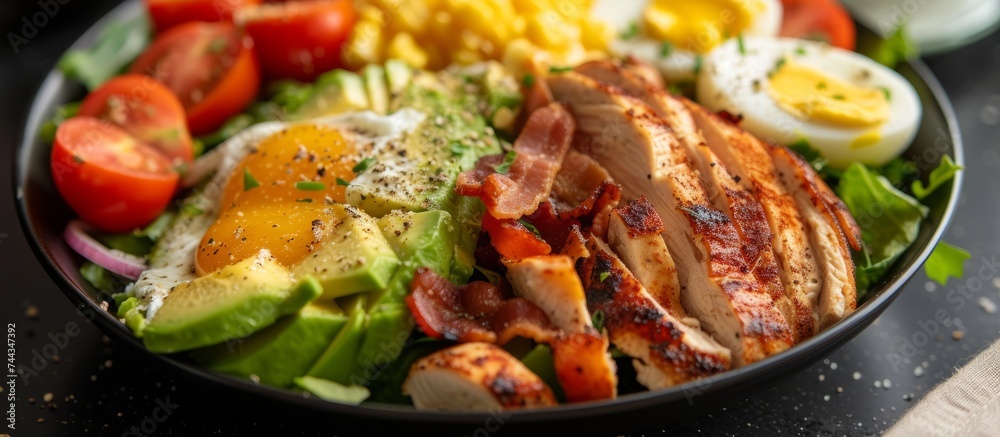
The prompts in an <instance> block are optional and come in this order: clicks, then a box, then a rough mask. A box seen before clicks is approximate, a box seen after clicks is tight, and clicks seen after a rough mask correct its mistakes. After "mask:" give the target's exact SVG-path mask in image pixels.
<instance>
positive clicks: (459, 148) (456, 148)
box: [451, 141, 469, 156]
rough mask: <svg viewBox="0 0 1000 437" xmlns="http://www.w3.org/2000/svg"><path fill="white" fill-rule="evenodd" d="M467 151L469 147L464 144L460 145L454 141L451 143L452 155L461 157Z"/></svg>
mask: <svg viewBox="0 0 1000 437" xmlns="http://www.w3.org/2000/svg"><path fill="white" fill-rule="evenodd" d="M467 151H469V146H466V145H465V144H462V143H460V142H458V141H452V142H451V153H452V155H456V156H457V155H461V154H463V153H465V152H467Z"/></svg>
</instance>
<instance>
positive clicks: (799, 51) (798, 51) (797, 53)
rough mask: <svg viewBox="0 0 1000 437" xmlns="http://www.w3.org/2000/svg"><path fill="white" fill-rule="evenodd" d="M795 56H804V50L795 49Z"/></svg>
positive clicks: (801, 48) (802, 48) (803, 48)
mask: <svg viewBox="0 0 1000 437" xmlns="http://www.w3.org/2000/svg"><path fill="white" fill-rule="evenodd" d="M795 54H796V55H799V56H805V54H806V48H805V47H802V46H799V47H796V48H795Z"/></svg>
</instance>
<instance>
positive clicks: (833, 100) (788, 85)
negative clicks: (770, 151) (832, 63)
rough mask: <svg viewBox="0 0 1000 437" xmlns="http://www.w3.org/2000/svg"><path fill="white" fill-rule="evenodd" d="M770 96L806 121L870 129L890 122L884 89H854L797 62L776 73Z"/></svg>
mask: <svg viewBox="0 0 1000 437" xmlns="http://www.w3.org/2000/svg"><path fill="white" fill-rule="evenodd" d="M768 94H769V95H770V96H771V98H772V99H774V101H775V102H776V103H777V104H778V106H779V107H781V109H784V110H785V111H787V112H789V113H791V114H793V115H795V116H796V117H799V118H801V119H804V120H812V121H819V122H826V123H830V124H833V125H837V126H844V127H867V126H876V125H880V124H882V123H884V122H885V121H886V120H888V119H889V101H888V99H887V98H886V94H885V93H884V92H883V91H882V90H879V89H872V88H863V87H859V86H855V85H852V84H849V83H847V82H844V81H842V80H840V79H837V78H834V77H831V76H829V75H827V74H824V73H822V72H820V71H817V70H815V69H812V68H809V67H806V66H803V65H800V64H798V63H795V62H786V63H784V65H782V66H780V67H778V69H777V70H775V71H774V72H773V74H772V75H771V78H770V81H769V85H768Z"/></svg>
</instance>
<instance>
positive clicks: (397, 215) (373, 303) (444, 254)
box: [368, 210, 455, 312]
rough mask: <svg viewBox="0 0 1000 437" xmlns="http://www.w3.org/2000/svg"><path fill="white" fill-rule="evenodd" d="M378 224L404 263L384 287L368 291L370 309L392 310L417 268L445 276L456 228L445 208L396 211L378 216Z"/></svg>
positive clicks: (408, 291) (449, 267) (397, 303)
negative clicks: (369, 292)
mask: <svg viewBox="0 0 1000 437" xmlns="http://www.w3.org/2000/svg"><path fill="white" fill-rule="evenodd" d="M378 227H379V229H381V230H382V234H383V235H384V236H385V238H386V240H387V241H388V242H389V246H390V247H392V250H393V251H395V252H396V255H397V256H399V258H400V259H402V260H403V264H402V266H401V267H400V268H399V269H398V270H396V274H395V275H393V277H392V280H390V281H389V285H388V286H387V287H385V288H384V289H382V290H379V291H375V292H372V293H371V295H370V297H369V299H368V310H369V311H370V312H377V311H379V310H380V308H381V307H382V306H386V305H387V306H388V307H387V309H391V308H392V307H395V306H396V305H399V304H402V303H403V298H405V297H406V295H407V294H409V293H410V282H411V281H413V274H414V272H416V270H417V268H419V267H430V268H431V269H432V270H434V271H435V272H437V273H438V274H441V275H444V276H446V275H448V272H449V271H450V269H451V260H452V257H453V256H454V254H455V239H454V233H455V228H454V224H453V222H452V219H451V214H450V213H448V211H441V210H437V211H424V212H402V211H395V212H393V213H391V214H389V215H386V216H384V217H382V218H380V219H378Z"/></svg>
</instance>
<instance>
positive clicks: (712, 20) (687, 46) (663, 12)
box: [642, 0, 761, 53]
mask: <svg viewBox="0 0 1000 437" xmlns="http://www.w3.org/2000/svg"><path fill="white" fill-rule="evenodd" d="M760 6H761V5H759V4H758V2H757V1H756V0H653V1H651V2H649V5H648V6H646V10H645V11H643V14H642V22H643V29H644V31H645V33H646V35H648V36H649V37H651V38H654V39H658V40H662V41H667V42H670V43H671V44H673V45H674V46H675V47H678V48H680V49H683V50H688V51H692V52H697V53H707V52H709V51H711V50H712V49H713V48H715V46H717V45H719V44H721V43H722V42H723V41H725V40H726V38H728V37H731V36H736V35H739V34H740V33H741V32H743V30H744V29H746V28H747V27H749V26H750V24H751V23H752V22H753V19H754V16H755V12H757V9H758V8H759V7H760Z"/></svg>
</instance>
